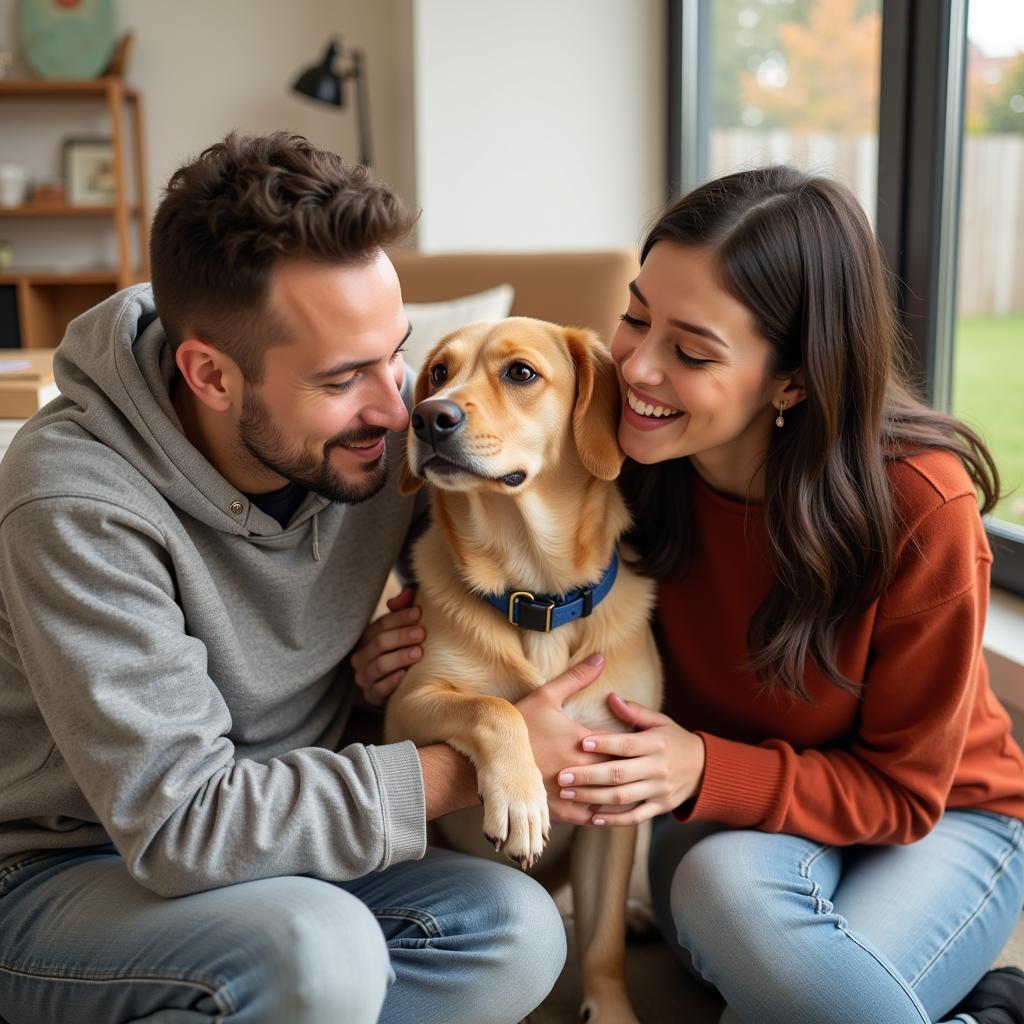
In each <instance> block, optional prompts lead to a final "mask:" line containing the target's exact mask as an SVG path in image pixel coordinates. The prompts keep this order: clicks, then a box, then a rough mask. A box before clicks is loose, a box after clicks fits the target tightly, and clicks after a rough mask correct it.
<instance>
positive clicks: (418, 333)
mask: <svg viewBox="0 0 1024 1024" xmlns="http://www.w3.org/2000/svg"><path fill="white" fill-rule="evenodd" d="M514 297H515V292H514V291H513V289H512V285H510V284H499V285H497V286H495V287H494V288H488V289H487V290H486V291H483V292H477V293H476V294H475V295H463V296H461V297H460V298H458V299H448V300H447V301H446V302H407V303H406V304H405V313H406V316H408V318H409V324H410V325H411V326H412V335H411V336H410V338H409V340H408V341H407V342H406V343H405V350H404V351H403V353H402V355H403V357H404V358H405V362H406V365H407V366H408V367H409V369H410V370H411V371H412V372H413V373H418V372H419V369H420V366H421V365H422V363H423V360H424V358H425V357H426V355H427V353H428V352H429V351H430V350H431V349H432V348H433V347H434V345H435V344H436V343H437V342H439V341H440V340H441V339H442V338H443V337H444V336H445V335H446V334H450V333H451V332H452V331H454V330H455V329H456V328H458V327H462V326H463V325H464V324H471V323H475V322H476V321H477V320H503V319H504V318H505V317H507V316H508V315H509V312H510V311H511V310H512V300H513V298H514Z"/></svg>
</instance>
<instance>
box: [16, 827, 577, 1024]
mask: <svg viewBox="0 0 1024 1024" xmlns="http://www.w3.org/2000/svg"><path fill="white" fill-rule="evenodd" d="M564 960H565V932H564V929H563V926H562V922H561V919H560V917H559V915H558V912H557V910H556V909H555V906H554V904H553V903H552V901H551V899H550V898H549V897H548V895H547V893H546V892H545V891H544V890H543V889H542V888H541V887H540V886H539V885H538V884H537V883H536V882H534V881H533V880H532V879H531V878H529V877H528V876H526V875H524V874H523V873H522V872H520V871H518V870H514V869H512V868H509V867H505V866H503V865H498V864H492V863H489V862H487V861H484V860H479V859H477V858H472V857H464V856H461V855H459V854H453V853H447V852H444V851H438V850H431V851H428V853H427V856H426V857H425V858H424V859H423V860H420V861H407V862H404V863H401V864H397V865H395V866H393V867H390V868H388V869H387V870H385V871H382V872H379V873H376V874H371V875H367V876H366V877H364V878H361V879H359V880H357V881H354V882H345V883H339V884H334V883H329V882H323V881H319V880H317V879H313V878H308V877H281V878H267V879H261V880H259V881H253V882H244V883H240V884H237V885H230V886H226V887H224V888H220V889H213V890H210V891H208V892H203V893H197V894H195V895H188V896H181V897H178V898H175V899H164V898H162V897H160V896H156V895H154V894H153V893H152V892H150V891H149V890H147V889H144V888H143V887H142V886H140V885H138V884H137V883H136V882H135V881H133V880H132V878H131V876H130V875H129V874H128V872H127V871H126V870H125V867H124V864H123V862H122V861H121V859H120V857H118V856H117V854H116V852H115V851H114V850H113V848H111V847H108V848H99V849H96V848H93V849H88V850H82V849H79V850H72V851H67V850H64V851H60V852H59V853H53V854H44V855H38V856H35V857H33V858H29V859H27V860H26V861H24V862H22V863H20V864H18V865H15V866H13V867H11V868H8V870H7V871H6V872H5V873H4V875H3V877H0V1018H3V1019H4V1020H5V1021H7V1022H8V1024H69V1022H74V1024H115V1022H117V1024H121V1022H129V1021H131V1022H141V1021H145V1022H147V1024H199V1022H203V1024H207V1022H211V1021H218V1022H221V1021H223V1022H231V1024H285V1022H287V1024H314V1022H315V1024H327V1022H331V1024H339V1022H341V1021H344V1022H346V1024H371V1022H374V1021H377V1020H378V1019H379V1020H381V1021H384V1022H386V1024H409V1022H412V1021H415V1022H417V1024H419V1022H438V1024H441V1022H444V1024H487V1022H492V1021H493V1022H503V1024H513V1022H515V1021H518V1020H520V1019H521V1018H522V1017H524V1016H525V1015H526V1014H527V1013H529V1012H530V1010H532V1009H533V1008H534V1007H535V1006H536V1005H537V1004H538V1003H540V1002H541V1001H542V1000H543V999H544V997H545V996H546V995H547V993H548V992H549V991H550V989H551V988H552V986H553V985H554V983H555V980H556V979H557V977H558V975H559V972H560V971H561V969H562V965H563V963H564Z"/></svg>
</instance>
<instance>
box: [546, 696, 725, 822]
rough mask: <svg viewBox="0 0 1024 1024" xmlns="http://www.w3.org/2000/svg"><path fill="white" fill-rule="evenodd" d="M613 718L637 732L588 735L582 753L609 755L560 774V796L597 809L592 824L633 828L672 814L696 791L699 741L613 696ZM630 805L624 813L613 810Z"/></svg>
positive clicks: (654, 713)
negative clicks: (644, 822) (667, 812)
mask: <svg viewBox="0 0 1024 1024" xmlns="http://www.w3.org/2000/svg"><path fill="white" fill-rule="evenodd" d="M608 706H609V707H610V708H611V709H612V711H613V712H614V713H615V715H616V716H617V717H618V718H621V719H622V721H623V722H626V723H627V724H628V725H632V726H634V727H635V728H636V729H637V730H638V731H636V732H605V733H590V734H588V735H587V736H585V737H584V739H583V741H582V743H581V746H582V748H583V749H584V750H587V751H593V752H594V753H598V754H607V755H612V757H613V759H612V760H610V761H604V762H603V763H601V764H594V763H593V762H591V763H589V764H586V763H584V764H578V765H576V766H574V767H572V768H566V769H565V770H564V771H562V772H560V773H559V776H558V782H559V786H560V791H559V797H560V798H561V799H562V800H565V801H570V802H574V803H577V804H587V805H595V804H596V805H598V809H597V811H596V813H593V814H592V815H591V816H590V819H589V820H590V823H591V824H593V825H638V824H639V823H640V822H641V821H646V820H647V819H648V818H653V817H654V816H655V815H656V814H663V813H665V812H666V811H671V810H674V809H675V808H676V807H678V806H679V805H680V804H681V803H684V802H685V801H687V800H689V799H690V797H692V796H693V795H694V794H695V793H696V792H697V790H698V789H699V788H700V781H701V778H702V776H703V774H704V758H705V754H704V743H703V741H702V740H701V738H700V737H699V736H697V735H696V734H694V733H692V732H690V731H688V730H687V729H684V728H683V727H682V726H681V725H677V724H676V723H675V722H674V721H672V719H671V718H669V717H668V715H663V714H661V713H659V712H657V711H652V710H651V709H650V708H647V707H644V706H643V705H642V704H637V703H635V702H633V701H627V700H624V699H623V698H622V697H620V696H619V695H618V694H614V693H613V694H612V695H611V696H610V697H609V698H608ZM624 805H632V806H631V807H629V809H628V810H615V808H618V807H623V806H624Z"/></svg>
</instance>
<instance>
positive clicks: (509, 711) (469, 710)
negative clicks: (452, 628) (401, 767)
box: [387, 682, 551, 868]
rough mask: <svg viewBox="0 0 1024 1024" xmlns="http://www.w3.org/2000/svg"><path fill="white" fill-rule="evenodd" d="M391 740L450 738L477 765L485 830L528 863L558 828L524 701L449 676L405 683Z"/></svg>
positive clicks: (391, 714)
mask: <svg viewBox="0 0 1024 1024" xmlns="http://www.w3.org/2000/svg"><path fill="white" fill-rule="evenodd" d="M387 735H388V738H389V740H391V739H398V738H406V739H411V740H413V742H414V743H416V744H417V745H418V746H424V745H425V744H428V743H447V744H448V745H449V746H450V747H452V748H453V749H454V750H457V751H458V752H459V753H460V754H464V755H465V756H466V757H468V758H469V760H470V761H471V762H472V763H473V766H474V768H476V777H477V790H478V791H479V793H480V797H481V799H482V800H483V805H484V825H483V828H484V835H485V836H486V837H487V839H488V840H489V841H490V842H491V843H492V844H493V846H494V848H495V850H502V851H504V853H505V854H506V856H508V857H509V858H510V859H512V860H514V861H518V862H519V864H520V865H521V866H522V867H524V868H529V867H532V866H533V863H534V861H536V860H537V858H538V857H540V855H541V853H542V851H543V849H544V844H545V842H546V841H547V838H548V833H549V831H550V827H551V826H550V820H549V817H548V801H547V793H546V792H545V789H544V780H543V778H541V774H540V771H539V769H538V768H537V765H536V762H535V761H534V759H533V751H532V749H531V747H530V734H529V731H528V730H527V728H526V722H525V721H524V720H523V716H522V715H521V714H520V713H519V709H518V708H517V707H516V706H515V705H514V704H512V703H510V702H509V701H507V700H505V699H504V698H502V697H491V696H486V695H483V694H476V693H467V692H465V691H463V690H457V689H455V687H454V686H451V685H450V684H446V683H443V682H432V683H429V684H425V685H421V686H418V687H415V688H413V689H411V690H409V689H406V688H405V687H399V689H398V692H397V693H396V694H395V695H394V696H392V698H391V701H390V703H389V706H388V717H387Z"/></svg>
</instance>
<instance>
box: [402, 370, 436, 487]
mask: <svg viewBox="0 0 1024 1024" xmlns="http://www.w3.org/2000/svg"><path fill="white" fill-rule="evenodd" d="M429 391H430V359H429V358H428V359H427V360H426V361H425V362H424V363H423V366H422V367H421V369H420V372H419V373H418V374H417V375H416V387H415V388H414V389H413V394H412V407H413V408H414V409H415V408H416V406H417V405H419V404H420V402H422V401H423V400H424V399H425V398H426V397H427V394H428V393H429ZM411 433H412V425H411V423H410V426H409V428H408V429H407V430H406V434H405V452H404V454H403V455H402V465H401V466H399V468H398V493H399V494H415V493H416V492H417V491H418V490H419V489H420V488H421V487H422V486H423V479H422V478H421V477H418V476H416V474H415V473H413V471H412V467H411V466H410V465H409V445H410V443H411V440H410V435H411Z"/></svg>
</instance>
